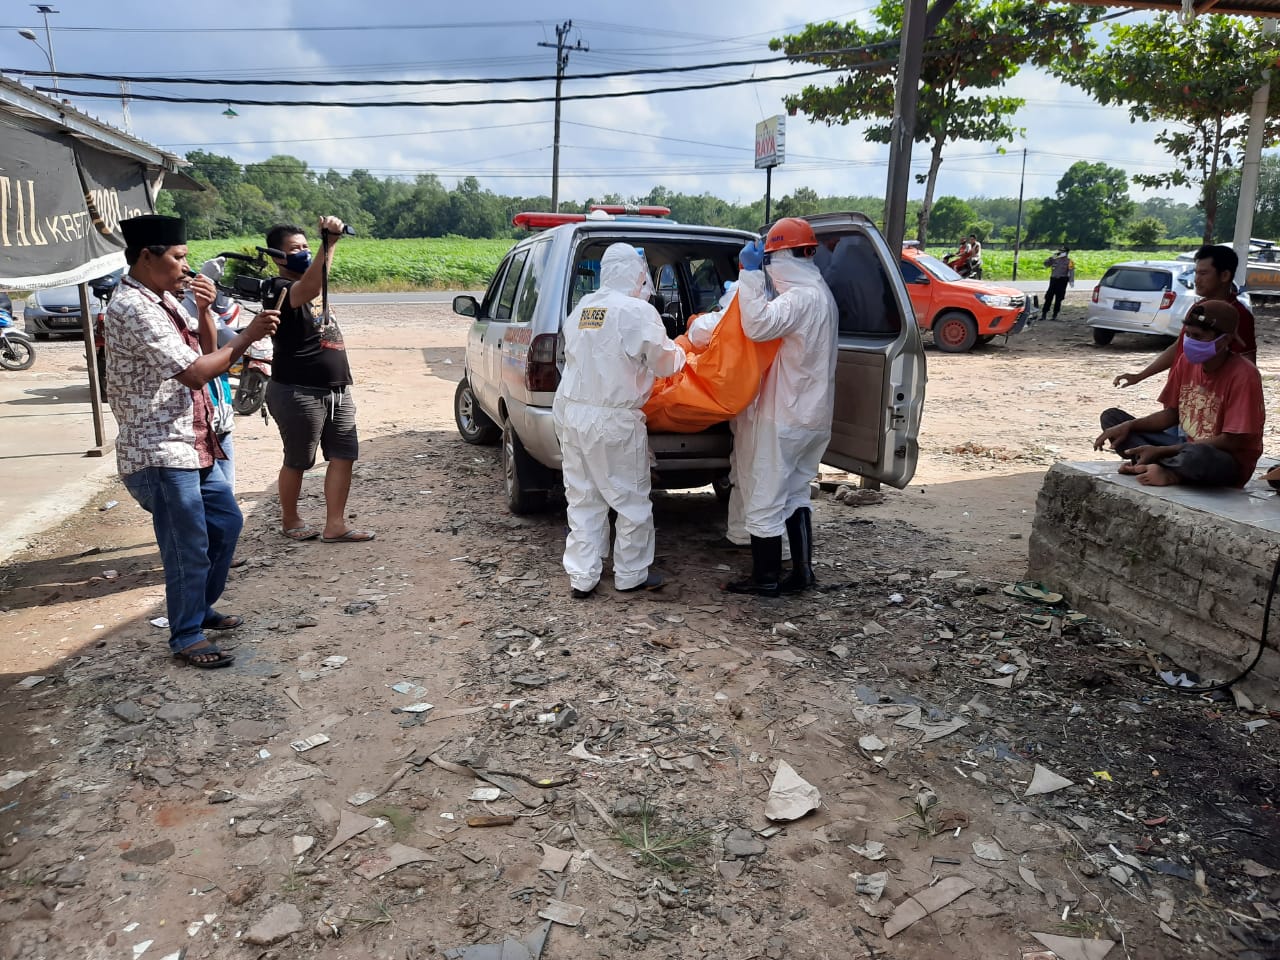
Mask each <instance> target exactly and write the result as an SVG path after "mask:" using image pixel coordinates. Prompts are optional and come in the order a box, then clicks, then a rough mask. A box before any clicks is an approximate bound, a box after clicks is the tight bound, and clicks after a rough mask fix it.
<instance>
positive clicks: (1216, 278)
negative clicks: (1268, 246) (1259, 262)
mask: <svg viewBox="0 0 1280 960" xmlns="http://www.w3.org/2000/svg"><path fill="white" fill-rule="evenodd" d="M1239 266H1240V257H1239V256H1237V255H1236V252H1235V251H1234V250H1232V249H1231V248H1230V247H1228V246H1224V245H1223V244H1220V243H1207V244H1205V245H1204V246H1203V247H1201V248H1200V249H1199V250H1197V251H1196V293H1197V294H1199V295H1200V296H1201V297H1202V298H1203V299H1205V300H1224V301H1226V302H1227V303H1229V304H1231V305H1232V306H1233V307H1235V309H1236V313H1237V314H1238V315H1239V318H1240V321H1239V325H1238V326H1237V327H1236V336H1235V339H1234V340H1233V341H1232V343H1231V350H1232V351H1233V352H1234V353H1238V354H1240V355H1241V356H1242V357H1244V358H1245V359H1246V360H1248V361H1249V362H1250V363H1257V362H1258V341H1257V338H1256V337H1255V336H1254V329H1253V327H1254V324H1253V314H1252V313H1250V312H1249V308H1248V307H1246V306H1245V305H1244V304H1243V303H1241V302H1240V301H1239V300H1237V299H1236V287H1235V275H1236V269H1237V268H1238V267H1239ZM1185 336H1186V331H1185V330H1184V331H1183V332H1182V334H1180V335H1179V337H1178V339H1177V340H1176V341H1175V342H1173V343H1171V344H1169V346H1167V347H1165V349H1164V350H1162V351H1161V352H1160V355H1159V356H1158V357H1156V358H1155V359H1154V360H1152V361H1151V362H1150V363H1148V364H1147V365H1146V366H1145V367H1143V368H1142V369H1141V370H1139V371H1138V372H1137V373H1122V374H1120V375H1118V376H1117V377H1116V378H1115V380H1113V381H1112V383H1114V384H1115V386H1117V387H1131V386H1133V385H1134V384H1135V383H1141V382H1142V381H1143V380H1146V379H1147V378H1148V377H1154V376H1155V375H1156V374H1157V373H1164V371H1166V370H1168V369H1169V368H1170V367H1172V366H1173V364H1174V363H1175V361H1177V359H1178V356H1179V355H1180V354H1181V353H1182V342H1183V339H1184V337H1185Z"/></svg>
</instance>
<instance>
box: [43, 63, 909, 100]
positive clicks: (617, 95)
mask: <svg viewBox="0 0 1280 960" xmlns="http://www.w3.org/2000/svg"><path fill="white" fill-rule="evenodd" d="M896 63H897V60H872V61H869V62H868V63H865V64H858V65H857V66H856V67H849V66H839V67H821V68H819V69H817V70H805V71H802V72H800V73H789V74H785V75H783V76H772V77H746V78H741V79H737V80H716V81H712V82H709V83H690V84H683V85H681V86H677V87H654V88H650V89H648V90H617V91H610V92H608V93H570V94H564V95H563V96H562V97H561V98H560V99H561V100H619V99H623V98H627V97H647V96H652V95H653V94H658V93H685V92H687V91H690V90H712V89H715V88H718V87H739V86H746V85H748V84H753V83H768V82H770V81H774V80H796V79H799V78H801V77H816V76H820V75H822V74H827V73H832V72H836V71H842V70H855V69H856V70H869V69H877V68H880V67H889V66H893V65H894V64H896ZM35 89H36V90H39V91H40V92H41V93H52V92H53V88H52V87H41V86H37V87H36V88H35ZM62 95H63V96H69V97H84V98H86V99H97V100H104V99H105V100H114V99H116V98H117V97H118V96H119V94H118V93H101V92H98V91H94V90H67V89H63V90H62ZM133 99H134V100H147V101H151V102H155V103H212V104H218V103H235V104H237V105H239V106H246V107H495V106H505V105H509V104H527V103H553V102H554V101H555V99H556V98H555V97H554V96H550V97H497V98H491V99H487V100H256V99H244V98H242V97H173V96H167V95H165V94H159V93H135V94H134V95H133Z"/></svg>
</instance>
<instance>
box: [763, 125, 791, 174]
mask: <svg viewBox="0 0 1280 960" xmlns="http://www.w3.org/2000/svg"><path fill="white" fill-rule="evenodd" d="M786 139H787V118H786V117H785V116H783V115H782V114H778V115H777V116H776V117H770V118H769V119H768V120H761V121H760V122H759V123H757V124H756V169H757V170H761V169H767V168H768V167H776V166H778V165H779V164H780V163H782V160H783V155H784V153H785V151H784V149H783V147H784V145H785V143H786Z"/></svg>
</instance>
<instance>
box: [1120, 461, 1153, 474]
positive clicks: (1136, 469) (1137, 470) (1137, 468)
mask: <svg viewBox="0 0 1280 960" xmlns="http://www.w3.org/2000/svg"><path fill="white" fill-rule="evenodd" d="M1147 467H1148V464H1145V463H1130V462H1129V461H1128V460H1126V461H1125V462H1124V463H1122V464H1120V472H1121V473H1124V474H1128V475H1129V476H1133V477H1136V476H1140V475H1141V474H1144V473H1146V472H1147Z"/></svg>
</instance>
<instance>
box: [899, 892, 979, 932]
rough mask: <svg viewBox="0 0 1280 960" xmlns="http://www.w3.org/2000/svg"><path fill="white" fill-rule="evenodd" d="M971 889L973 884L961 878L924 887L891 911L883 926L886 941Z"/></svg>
mask: <svg viewBox="0 0 1280 960" xmlns="http://www.w3.org/2000/svg"><path fill="white" fill-rule="evenodd" d="M972 889H973V884H972V883H970V882H969V881H968V880H966V879H964V878H963V877H943V878H942V879H941V880H939V881H938V882H937V883H936V884H934V885H932V886H929V887H925V888H924V889H923V890H920V891H918V892H917V893H914V894H912V895H911V896H909V897H908V898H907V899H906V900H903V901H902V903H900V904H898V906H897V907H896V908H895V909H894V911H893V916H891V917H890V918H889V919H888V920H887V921H885V925H884V936H885V939H886V940H892V939H893V938H894V937H895V936H897V935H898V934H899V933H901V932H902V931H903V930H905V929H907V927H909V926H911V925H912V924H913V923H915V922H916V921H918V920H923V919H924V918H925V917H927V916H929V915H930V914H931V913H937V912H938V911H939V910H941V909H942V908H943V907H945V906H946V905H947V904H949V903H951V902H952V901H953V900H955V899H956V898H957V897H961V896H964V894H966V893H968V892H969V891H970V890H972Z"/></svg>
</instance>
